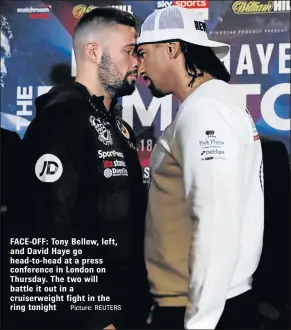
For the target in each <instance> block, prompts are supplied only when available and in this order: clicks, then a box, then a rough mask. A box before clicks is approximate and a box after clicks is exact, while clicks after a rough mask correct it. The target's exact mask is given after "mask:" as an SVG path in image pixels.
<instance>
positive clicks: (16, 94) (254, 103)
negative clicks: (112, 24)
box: [1, 0, 291, 182]
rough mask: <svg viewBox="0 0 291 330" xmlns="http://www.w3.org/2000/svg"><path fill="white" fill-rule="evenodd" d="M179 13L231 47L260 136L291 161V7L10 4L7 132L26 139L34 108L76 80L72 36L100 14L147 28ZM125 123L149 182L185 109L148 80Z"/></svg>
mask: <svg viewBox="0 0 291 330" xmlns="http://www.w3.org/2000/svg"><path fill="white" fill-rule="evenodd" d="M171 5H178V6H184V7H188V8H191V10H193V11H197V12H199V13H200V14H201V17H203V19H204V20H205V21H206V23H207V30H208V33H209V37H211V38H213V39H214V40H217V41H222V42H226V43H229V44H230V45H231V52H230V54H229V55H228V56H227V57H226V58H225V59H223V61H224V64H225V65H226V67H227V69H228V70H229V71H230V73H231V76H232V79H231V83H232V85H233V88H234V89H238V90H239V91H240V92H241V95H242V98H243V99H244V102H245V105H246V106H247V107H248V109H249V111H250V112H251V113H252V115H253V117H254V120H255V123H256V126H257V128H258V131H259V133H260V134H263V135H266V136H270V137H272V138H274V139H277V140H281V141H283V142H284V143H285V145H286V147H287V149H288V151H289V153H290V142H289V140H290V72H291V71H290V57H291V56H290V1H216V0H213V1H212V0H209V1H136V0H132V1H116V0H115V1H111V0H106V1H97V0H96V1H80V2H79V1H52V2H51V3H50V2H49V1H48V2H45V3H44V2H39V1H6V2H5V1H4V3H2V8H1V14H2V17H1V126H2V127H3V128H6V129H9V130H12V131H16V132H18V134H19V135H20V136H21V137H22V136H23V134H24V133H25V130H26V128H27V126H28V125H29V123H30V122H31V120H32V119H33V117H34V115H35V106H34V100H35V98H36V97H37V96H39V95H41V94H43V93H45V92H47V91H48V90H49V89H50V88H51V87H52V86H53V85H55V84H56V83H61V82H65V81H69V80H72V79H74V76H75V72H76V66H75V59H74V55H73V52H72V33H73V30H74V27H75V25H76V24H77V22H78V20H79V19H80V17H81V16H82V15H83V14H84V13H85V12H88V11H90V10H92V9H93V8H95V7H98V6H112V7H116V8H120V9H122V10H125V11H128V12H131V13H133V14H134V15H135V17H136V18H137V21H138V25H139V26H140V25H141V24H142V22H143V20H144V19H145V17H146V16H148V15H149V14H150V13H152V12H153V11H154V10H159V9H161V8H164V7H167V6H171ZM120 103H121V104H122V105H123V118H124V120H126V121H127V122H128V123H129V124H130V125H131V126H132V127H133V129H134V131H135V133H136V135H137V136H138V141H139V145H138V149H139V155H140V161H141V164H142V166H143V171H144V181H145V182H147V180H148V179H149V158H150V153H151V151H152V148H153V146H154V144H155V142H156V140H157V138H158V137H159V136H160V135H161V133H162V132H163V130H164V129H165V128H166V127H167V126H168V125H169V124H170V123H171V121H172V120H173V118H174V117H175V114H176V112H177V109H178V106H179V102H178V101H177V100H176V99H175V97H173V96H172V95H169V96H166V97H164V98H161V99H156V98H153V97H152V96H151V94H150V92H149V91H148V90H147V88H146V86H145V84H144V83H143V81H142V79H140V80H138V83H137V88H136V90H135V92H134V93H133V95H131V96H126V97H123V98H121V99H120Z"/></svg>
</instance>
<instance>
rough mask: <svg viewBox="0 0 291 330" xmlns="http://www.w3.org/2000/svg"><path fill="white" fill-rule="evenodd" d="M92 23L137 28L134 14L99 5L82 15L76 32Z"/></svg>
mask: <svg viewBox="0 0 291 330" xmlns="http://www.w3.org/2000/svg"><path fill="white" fill-rule="evenodd" d="M91 23H97V24H109V25H110V24H121V25H127V26H131V27H134V28H136V20H135V18H134V16H133V15H132V14H130V13H128V12H126V11H122V10H120V9H116V8H111V7H97V8H94V9H93V10H91V11H89V12H88V13H86V14H84V15H83V16H82V17H81V19H80V20H79V22H78V24H77V26H76V28H75V33H76V32H77V31H78V30H81V29H83V28H84V27H86V26H88V25H89V24H91ZM75 33H74V34H75Z"/></svg>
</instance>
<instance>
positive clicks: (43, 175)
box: [35, 154, 63, 183]
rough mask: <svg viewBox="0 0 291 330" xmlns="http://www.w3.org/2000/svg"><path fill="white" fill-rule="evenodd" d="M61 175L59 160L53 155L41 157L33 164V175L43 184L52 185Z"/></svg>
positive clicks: (61, 168) (61, 166)
mask: <svg viewBox="0 0 291 330" xmlns="http://www.w3.org/2000/svg"><path fill="white" fill-rule="evenodd" d="M62 173H63V165H62V162H61V161H60V159H59V158H58V157H57V156H55V155H53V154H44V155H42V156H41V157H40V158H39V159H38V160H37V162H36V164H35V175H36V177H37V178H38V179H39V180H40V181H42V182H44V183H52V182H56V181H58V180H59V178H60V177H61V175H62Z"/></svg>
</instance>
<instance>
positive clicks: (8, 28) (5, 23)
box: [0, 15, 13, 39]
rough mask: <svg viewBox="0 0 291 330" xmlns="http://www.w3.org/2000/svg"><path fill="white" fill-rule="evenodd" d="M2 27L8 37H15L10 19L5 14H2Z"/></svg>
mask: <svg viewBox="0 0 291 330" xmlns="http://www.w3.org/2000/svg"><path fill="white" fill-rule="evenodd" d="M0 29H1V31H2V33H3V34H4V35H5V37H6V38H7V39H12V38H13V33H12V30H11V26H10V24H9V22H8V19H7V18H6V17H5V16H3V15H0Z"/></svg>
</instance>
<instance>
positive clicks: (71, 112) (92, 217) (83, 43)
mask: <svg viewBox="0 0 291 330" xmlns="http://www.w3.org/2000/svg"><path fill="white" fill-rule="evenodd" d="M135 41H136V30H135V20H134V17H133V16H132V15H131V14H128V13H126V12H122V11H119V10H117V9H112V8H97V9H95V10H92V11H91V12H90V13H87V14H86V15H84V16H83V18H81V20H80V21H79V23H78V25H77V27H76V29H75V33H74V36H73V46H74V52H75V57H76V64H77V75H76V81H75V82H74V83H71V84H69V85H65V86H57V87H54V88H53V89H52V90H51V91H50V92H48V93H47V94H45V95H43V96H41V97H39V98H38V99H37V100H36V107H37V115H36V117H35V119H34V120H33V121H32V123H31V125H30V126H29V128H28V129H27V132H26V134H25V136H24V141H23V142H24V154H25V160H24V164H23V169H22V173H21V175H22V177H23V178H24V181H25V183H26V186H27V187H28V189H29V193H28V194H27V195H28V196H26V198H25V197H24V198H23V200H25V203H24V204H25V215H26V217H25V222H24V228H23V233H26V234H28V235H29V236H30V237H32V236H37V237H44V238H46V239H47V240H48V241H47V242H48V247H49V248H50V251H51V248H52V247H60V248H69V249H70V255H68V258H69V257H72V258H73V262H72V264H71V265H65V264H64V262H63V263H62V264H61V265H58V266H59V267H63V268H64V269H65V268H66V266H67V267H68V268H76V267H77V268H80V267H81V264H78V265H75V264H74V257H73V255H72V250H73V249H82V256H81V257H79V259H83V260H84V259H86V260H87V261H86V265H85V267H93V268H94V269H96V268H98V267H100V268H102V267H104V268H105V270H106V273H105V274H104V273H101V274H98V273H94V274H96V275H98V283H92V282H90V283H85V282H84V280H82V281H81V283H78V284H74V285H72V284H67V287H68V288H69V287H71V286H73V287H74V292H73V293H71V294H72V295H77V294H80V295H81V296H82V295H84V296H85V301H81V302H77V303H76V304H75V305H78V306H79V305H80V306H92V308H93V309H92V310H91V311H80V310H79V311H76V309H75V308H74V306H73V305H74V303H72V301H65V302H61V303H57V311H54V312H47V313H43V312H42V313H39V312H27V313H19V314H26V317H24V319H23V320H24V321H21V322H22V327H26V328H29V327H30V328H37V329H42V328H58V329H62V328H68V329H73V328H76V329H86V328H87V329H88V328H90V329H104V328H105V329H115V328H127V327H133V328H137V327H140V326H141V324H139V323H138V321H140V319H139V317H141V316H142V315H141V314H142V308H141V306H140V303H141V302H143V301H145V297H144V295H143V293H142V289H141V287H143V288H145V291H146V287H145V285H146V276H145V268H144V265H143V226H144V217H145V206H146V195H145V191H144V187H143V182H142V172H141V167H140V164H139V159H138V153H137V150H136V147H135V137H134V133H133V131H132V129H131V128H130V126H129V125H128V124H127V123H126V122H124V121H123V120H122V118H121V114H120V112H121V110H122V109H121V107H120V106H118V105H117V101H116V99H117V97H120V96H123V95H130V94H131V93H132V92H133V91H134V88H135V87H134V83H135V80H136V77H137V64H138V61H137V58H136V56H135V52H134V51H135ZM22 210H23V209H22ZM28 222H29V226H28ZM25 227H26V228H25ZM27 229H28V230H27ZM52 238H55V239H61V240H68V246H67V247H65V246H56V245H54V246H53V240H52ZM72 238H76V239H78V240H81V239H84V238H85V239H88V240H89V239H91V240H97V241H98V243H99V246H96V244H93V245H90V244H89V245H88V244H87V245H82V246H78V245H74V241H72ZM102 239H105V240H107V244H108V242H110V243H111V244H110V245H106V243H105V244H103V245H102ZM83 242H84V240H83ZM112 243H113V244H112ZM42 247H45V248H46V247H47V245H44V246H42ZM45 257H47V256H45ZM50 257H52V254H51V255H50ZM54 257H55V258H56V256H54ZM41 258H42V257H41ZM64 258H65V257H64ZM64 258H63V260H64ZM96 259H99V260H100V259H102V262H103V263H102V262H101V263H102V264H101V263H100V261H99V262H98V264H96V263H94V262H95V261H94V260H96ZM90 260H91V261H90ZM92 260H93V261H92ZM92 262H93V263H92ZM42 266H44V265H42ZM58 275H59V276H64V277H65V278H66V276H67V275H70V276H76V274H66V273H65V271H64V273H63V274H58ZM87 275H88V274H87ZM89 275H92V274H89ZM30 276H31V274H30ZM40 276H43V275H42V274H41V275H40ZM77 276H81V277H82V274H77ZM47 278H48V284H47V285H48V286H49V285H51V286H54V285H58V283H54V282H53V281H52V280H51V278H50V276H48V277H47ZM141 282H143V283H141ZM62 285H66V282H65V284H63V283H62ZM68 290H69V289H68ZM145 291H144V292H145ZM68 293H70V292H69V291H67V292H66V294H64V296H65V297H66V296H67V294H68ZM33 294H35V293H33ZM59 294H61V293H59ZM101 294H102V295H103V296H108V297H109V298H108V299H110V300H109V301H105V302H104V301H103V302H100V301H97V296H98V295H101ZM88 295H91V296H94V297H95V299H96V300H95V302H92V301H91V302H88V301H87V297H88ZM65 299H66V298H65ZM102 304H103V307H102V306H101V305H102ZM96 305H97V309H96ZM109 305H111V307H110V306H109ZM113 305H114V306H115V307H112V306H113ZM100 306H101V307H100ZM133 306H135V307H136V309H134V307H133ZM19 314H18V316H17V317H19ZM20 316H22V315H20Z"/></svg>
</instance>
